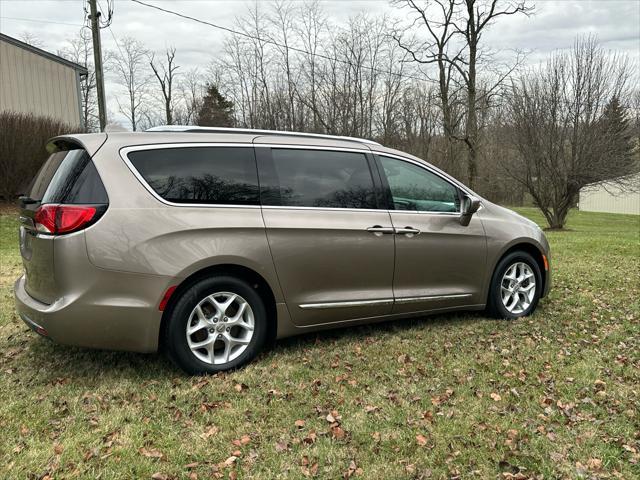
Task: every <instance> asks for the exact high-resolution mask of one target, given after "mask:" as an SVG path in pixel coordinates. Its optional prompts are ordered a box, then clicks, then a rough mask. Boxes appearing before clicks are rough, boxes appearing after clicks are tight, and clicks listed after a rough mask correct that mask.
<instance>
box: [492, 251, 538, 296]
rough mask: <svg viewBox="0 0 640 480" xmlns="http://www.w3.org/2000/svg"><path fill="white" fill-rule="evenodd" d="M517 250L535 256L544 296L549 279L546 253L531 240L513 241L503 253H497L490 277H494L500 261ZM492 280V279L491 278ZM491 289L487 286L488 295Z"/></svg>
mask: <svg viewBox="0 0 640 480" xmlns="http://www.w3.org/2000/svg"><path fill="white" fill-rule="evenodd" d="M517 251H521V252H526V253H528V254H529V255H531V256H532V257H533V259H534V260H535V261H536V264H537V265H538V268H539V269H540V274H541V277H542V290H541V292H542V294H541V297H540V298H542V297H544V294H545V292H546V291H547V290H546V282H547V281H548V279H547V273H548V270H547V269H546V268H545V261H544V253H543V250H542V248H541V246H539V245H536V244H535V243H533V242H532V241H530V240H516V241H514V242H513V243H511V244H510V245H508V246H507V247H506V248H505V249H504V250H503V251H502V252H501V253H500V255H497V257H496V260H495V262H493V267H492V269H491V276H490V277H489V278H490V279H492V278H493V275H494V274H495V271H496V268H497V267H498V264H499V263H500V261H501V260H502V259H503V258H504V257H506V256H507V255H509V254H511V253H513V252H517ZM490 282H491V280H490ZM490 291H491V288H487V295H489V293H490Z"/></svg>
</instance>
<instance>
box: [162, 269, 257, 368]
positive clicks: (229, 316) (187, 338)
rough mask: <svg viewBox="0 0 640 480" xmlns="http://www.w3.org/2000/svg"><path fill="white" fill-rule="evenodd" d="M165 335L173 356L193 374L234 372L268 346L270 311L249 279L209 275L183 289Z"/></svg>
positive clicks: (175, 360) (178, 363) (182, 366)
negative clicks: (268, 312)
mask: <svg viewBox="0 0 640 480" xmlns="http://www.w3.org/2000/svg"><path fill="white" fill-rule="evenodd" d="M164 333H165V338H164V344H165V345H166V350H167V354H168V356H169V358H170V359H171V360H172V361H173V362H174V363H176V364H177V365H178V366H179V367H180V368H182V369H183V370H184V371H185V372H187V373H188V374H190V375H198V374H204V373H215V372H220V371H225V370H231V369H234V368H238V367H240V366H242V365H245V364H246V363H248V362H249V361H251V360H252V359H253V358H254V357H255V356H256V355H257V354H258V353H259V352H260V351H261V350H262V347H263V346H264V343H265V340H266V338H267V311H266V308H265V306H264V302H263V301H262V298H261V297H260V295H258V293H257V292H256V291H255V289H253V288H252V287H251V285H249V284H248V283H246V282H244V281H243V280H240V279H238V278H235V277H230V276H220V277H212V278H206V279H203V280H200V281H199V282H197V283H195V284H194V285H192V286H191V287H189V288H188V289H187V290H185V291H184V292H183V293H182V295H181V296H180V298H179V299H178V301H177V302H176V304H175V305H174V307H173V309H172V311H171V312H170V317H169V320H168V325H167V328H166V329H165V332H164Z"/></svg>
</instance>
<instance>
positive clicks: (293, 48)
mask: <svg viewBox="0 0 640 480" xmlns="http://www.w3.org/2000/svg"><path fill="white" fill-rule="evenodd" d="M131 1H132V2H135V3H139V4H140V5H143V6H145V7H149V8H153V9H155V10H159V11H161V12H164V13H168V14H170V15H175V16H176V17H181V18H184V19H187V20H192V21H194V22H197V23H201V24H203V25H207V26H209V27H213V28H217V29H219V30H224V31H225V32H229V33H233V34H234V35H240V36H243V37H246V38H250V39H252V40H257V41H259V42H263V43H269V44H271V45H275V46H276V47H280V48H285V49H287V50H292V51H294V52H298V53H304V54H306V55H311V56H314V57H319V58H322V59H324V60H329V61H332V62H338V63H342V64H344V65H349V66H351V67H354V66H355V65H354V64H353V63H351V62H349V61H347V60H342V59H340V58H336V57H331V56H329V55H324V54H322V53H314V52H309V51H308V50H305V49H303V48H299V47H292V46H290V45H285V44H283V43H280V42H277V41H275V40H271V39H265V38H262V37H259V36H257V35H252V34H250V33H247V32H241V31H239V30H234V29H233V28H229V27H224V26H222V25H217V24H215V23H211V22H208V21H206V20H201V19H199V18H196V17H192V16H190V15H186V14H184V13H180V12H176V11H174V10H169V9H167V8H163V7H159V6H157V5H153V4H151V3H145V2H143V1H141V0H131ZM362 68H365V69H367V70H371V71H372V72H376V73H382V74H385V75H394V76H397V77H400V78H411V79H413V80H419V81H425V80H426V79H425V78H421V77H416V76H414V75H408V74H403V73H398V72H392V71H390V70H389V71H387V70H380V69H379V68H374V67H368V66H365V65H362Z"/></svg>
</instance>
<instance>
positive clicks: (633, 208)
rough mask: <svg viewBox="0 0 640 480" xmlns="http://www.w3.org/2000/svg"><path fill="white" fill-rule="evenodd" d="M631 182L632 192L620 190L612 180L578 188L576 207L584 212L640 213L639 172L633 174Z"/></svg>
mask: <svg viewBox="0 0 640 480" xmlns="http://www.w3.org/2000/svg"><path fill="white" fill-rule="evenodd" d="M632 182H633V184H634V185H635V188H634V189H633V191H632V192H622V191H621V190H620V188H619V187H618V186H616V185H615V184H614V183H612V182H604V183H600V184H595V185H587V186H586V187H584V188H582V190H580V200H579V203H578V208H579V209H580V210H582V211H584V212H606V213H628V214H632V215H640V173H636V174H635V175H633V177H632Z"/></svg>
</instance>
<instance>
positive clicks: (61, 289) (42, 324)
mask: <svg viewBox="0 0 640 480" xmlns="http://www.w3.org/2000/svg"><path fill="white" fill-rule="evenodd" d="M47 148H48V150H49V152H50V157H49V159H48V160H47V162H46V163H45V164H44V166H43V167H42V169H41V170H40V172H39V173H38V174H37V176H36V178H35V179H34V181H33V182H32V185H31V186H30V188H29V191H28V192H27V193H26V194H25V196H23V197H21V206H22V209H21V214H20V222H21V226H20V251H21V254H22V258H23V261H24V268H25V273H24V275H23V276H22V277H20V278H19V279H18V280H17V282H16V284H15V297H16V304H17V309H18V312H19V314H20V316H21V318H22V319H23V320H24V321H25V322H26V323H27V324H28V325H29V326H30V327H31V328H32V329H33V330H35V331H36V332H38V333H40V334H41V335H43V336H46V337H49V338H51V339H53V340H55V341H57V342H60V343H65V344H69V345H78V346H84V347H95V348H108V349H121V350H133V351H139V352H150V351H155V350H157V349H158V347H159V346H162V347H163V349H164V350H166V351H167V352H168V354H169V356H170V357H171V358H172V359H173V360H174V361H175V362H176V363H177V364H178V365H180V366H181V367H182V368H183V369H184V370H186V371H187V372H189V373H201V372H215V371H219V370H226V369H230V368H234V367H237V366H239V365H241V364H244V363H246V362H248V361H249V360H251V359H252V358H253V357H254V356H255V355H256V354H257V353H258V352H259V351H260V349H261V348H262V347H263V345H264V344H265V342H266V341H267V339H269V338H270V337H271V338H282V337H286V336H290V335H295V334H298V333H302V332H309V331H313V330H319V329H323V328H330V327H337V326H346V325H354V324H358V323H365V322H373V321H378V320H387V319H393V318H401V317H408V316H412V315H424V314H427V313H433V312H444V311H452V310H484V309H486V310H487V311H488V312H489V313H490V314H491V315H493V316H497V317H502V318H517V317H521V316H525V315H528V314H530V313H531V312H532V311H533V310H534V309H535V308H536V305H537V303H538V300H539V299H540V298H541V297H543V296H544V295H545V294H546V293H547V292H548V290H549V286H550V274H549V263H548V256H549V245H548V243H547V241H546V239H545V237H544V234H543V233H542V231H541V230H540V229H539V228H538V227H537V226H536V225H535V224H534V223H533V222H531V221H529V220H527V219H525V218H523V217H521V216H519V215H517V214H516V213H514V212H512V211H510V210H507V209H505V208H502V207H499V206H498V205H495V204H493V203H491V202H489V201H487V200H485V199H482V198H480V197H479V196H478V195H476V194H475V193H474V192H472V191H471V190H470V189H469V188H467V187H466V186H464V185H463V184H461V183H460V182H458V181H457V180H455V179H454V178H452V177H450V176H449V175H447V174H446V173H444V172H442V171H441V170H438V169H437V168H435V167H433V166H431V165H429V164H428V163H426V162H424V161H423V160H420V159H419V158H416V157H413V156H411V155H408V154H406V153H403V152H399V151H396V150H392V149H390V148H385V147H383V146H382V145H380V144H378V143H375V142H372V141H368V140H361V139H355V138H349V137H331V136H326V135H313V134H302V133H287V132H273V131H261V130H242V129H226V128H225V129H220V128H198V127H159V128H156V129H153V130H152V131H148V132H144V133H109V134H105V133H97V134H85V135H68V136H62V137H56V138H54V139H52V140H51V141H50V143H49V144H48V146H47Z"/></svg>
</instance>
